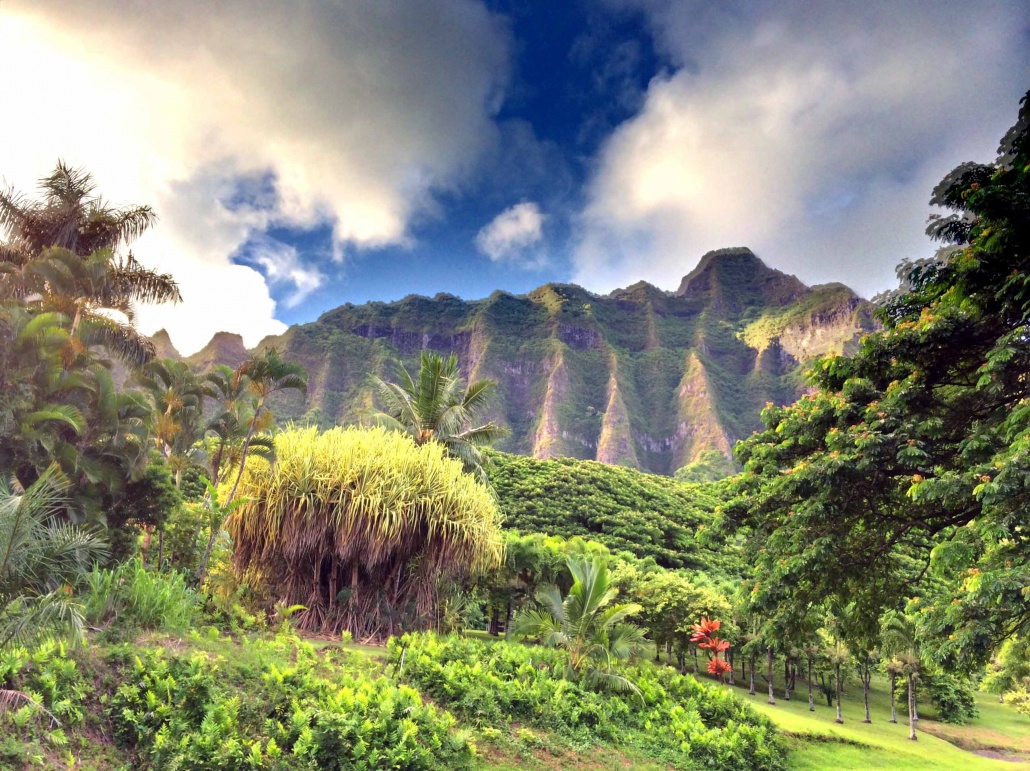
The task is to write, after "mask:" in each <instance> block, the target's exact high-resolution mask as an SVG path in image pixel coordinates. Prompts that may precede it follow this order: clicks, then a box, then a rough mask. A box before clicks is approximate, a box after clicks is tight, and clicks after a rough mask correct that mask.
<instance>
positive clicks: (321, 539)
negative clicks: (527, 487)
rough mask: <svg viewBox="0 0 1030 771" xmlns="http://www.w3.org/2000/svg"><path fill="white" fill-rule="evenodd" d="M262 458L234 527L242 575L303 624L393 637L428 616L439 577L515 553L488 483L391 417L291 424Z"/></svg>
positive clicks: (247, 472)
mask: <svg viewBox="0 0 1030 771" xmlns="http://www.w3.org/2000/svg"><path fill="white" fill-rule="evenodd" d="M275 456H276V460H275V464H274V465H270V464H269V463H268V462H267V461H265V460H263V459H259V458H254V459H253V461H252V462H249V463H247V464H246V466H245V467H244V472H243V474H242V476H241V477H240V480H239V486H238V492H239V499H238V500H240V501H243V503H242V504H240V505H239V506H238V507H237V508H235V509H234V510H233V511H232V513H231V514H230V516H229V518H228V521H227V522H226V529H227V530H228V532H229V534H230V535H231V537H232V540H233V547H234V548H233V565H234V567H235V569H236V571H237V573H238V575H239V576H240V577H241V578H242V579H244V580H247V581H249V582H250V583H251V585H253V586H256V587H258V588H260V589H261V590H262V591H264V592H266V593H267V595H268V596H270V597H272V598H274V599H275V600H277V601H278V602H280V603H282V604H283V605H286V606H290V605H304V606H305V608H306V610H305V611H304V612H303V613H301V614H300V615H299V616H298V617H297V625H298V626H299V627H300V628H302V629H323V630H327V631H340V630H343V629H347V630H350V631H351V632H352V633H353V634H354V635H355V637H358V638H382V637H385V636H388V635H391V634H394V633H395V632H397V631H399V626H405V627H407V628H417V627H420V626H421V627H426V626H428V625H429V624H430V623H431V621H432V619H433V618H434V614H435V613H436V610H437V607H438V587H439V586H440V584H441V581H443V580H445V579H449V580H460V579H461V578H462V577H463V576H465V575H467V574H468V573H469V572H471V571H476V570H487V569H493V568H496V567H497V566H499V565H500V564H501V561H502V559H503V542H502V538H501V530H500V522H501V515H500V513H499V511H498V509H497V506H496V503H495V502H494V499H493V496H491V494H490V492H489V491H488V490H487V488H486V487H484V486H483V485H481V484H480V483H479V482H477V481H476V480H475V479H473V478H472V477H471V476H470V475H468V474H465V473H463V471H462V468H461V464H460V463H458V462H457V461H455V460H453V459H451V458H448V457H447V456H446V454H445V453H444V451H443V448H442V447H441V446H440V445H437V444H432V443H430V444H425V445H422V446H417V445H415V443H414V442H412V441H411V439H410V438H409V437H407V436H404V435H402V434H399V433H397V432H394V431H387V430H385V429H383V428H375V429H359V428H347V429H341V428H335V429H332V430H330V431H326V432H324V433H319V432H318V431H317V430H316V429H314V428H308V429H287V430H285V431H281V432H279V433H278V434H276V436H275Z"/></svg>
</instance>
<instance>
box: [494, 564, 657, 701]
mask: <svg viewBox="0 0 1030 771" xmlns="http://www.w3.org/2000/svg"><path fill="white" fill-rule="evenodd" d="M568 568H569V572H570V573H572V578H573V582H572V587H571V588H570V589H569V592H568V594H567V595H566V596H565V597H562V595H561V591H560V590H559V589H558V587H557V586H554V585H553V584H552V585H549V586H545V587H542V588H541V589H539V590H538V591H537V594H536V599H537V602H538V603H539V604H540V605H541V606H542V609H540V610H528V611H525V612H523V613H521V614H519V616H518V617H516V619H515V622H514V625H513V629H512V633H513V634H514V635H515V636H516V637H534V638H536V639H538V640H540V642H541V644H543V645H546V646H547V647H550V648H559V649H561V650H563V651H565V653H566V655H567V656H568V665H567V667H566V671H565V676H566V677H567V678H569V679H578V678H583V679H584V680H585V681H586V682H588V683H590V684H591V685H593V686H595V687H598V688H602V689H613V690H620V691H631V692H633V693H639V689H638V688H637V687H636V685H635V684H634V683H632V682H631V681H630V680H629V679H628V678H626V677H625V676H624V675H621V674H619V673H618V672H617V671H616V669H615V666H616V664H617V662H621V661H626V660H627V659H629V658H630V657H631V656H633V655H634V654H636V653H639V652H640V651H641V649H642V647H643V643H644V631H643V630H642V629H640V627H636V626H633V625H632V624H627V623H624V622H625V620H626V619H627V618H629V617H630V616H632V615H634V614H636V613H638V612H640V606H639V605H635V604H632V603H630V604H625V605H612V602H613V601H614V600H615V597H616V596H617V594H618V590H617V589H616V588H615V587H614V586H612V584H611V581H610V578H609V575H608V567H607V566H606V565H605V563H604V560H602V559H601V558H599V557H594V558H592V559H589V560H587V559H582V558H578V557H569V560H568Z"/></svg>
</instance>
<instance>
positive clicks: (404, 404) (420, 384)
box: [373, 351, 507, 479]
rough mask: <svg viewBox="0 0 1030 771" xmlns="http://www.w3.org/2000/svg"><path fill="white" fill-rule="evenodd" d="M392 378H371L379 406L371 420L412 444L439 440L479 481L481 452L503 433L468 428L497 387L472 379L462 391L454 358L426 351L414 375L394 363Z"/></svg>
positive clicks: (493, 427)
mask: <svg viewBox="0 0 1030 771" xmlns="http://www.w3.org/2000/svg"><path fill="white" fill-rule="evenodd" d="M397 376H398V380H399V382H397V383H390V382H387V381H385V380H382V379H380V378H374V381H373V382H374V384H375V387H376V393H377V396H378V398H379V401H380V403H381V404H382V406H383V411H382V412H380V413H377V414H376V415H375V417H374V419H375V421H376V422H377V423H378V424H379V425H382V426H385V427H387V428H391V429H394V430H396V431H402V432H404V433H406V434H408V435H409V436H411V438H412V439H414V440H415V443H416V444H420V445H421V444H425V443H426V442H439V443H440V444H442V445H443V446H444V447H445V448H446V449H447V453H448V454H449V455H450V456H451V457H454V458H457V459H459V460H460V461H461V462H462V464H463V465H464V467H465V470H466V471H468V472H470V473H473V474H475V475H476V476H477V477H479V478H480V479H485V472H484V471H483V454H482V451H481V448H482V447H489V446H490V445H492V444H493V443H494V442H496V441H497V440H498V439H500V438H501V437H503V436H505V435H506V433H507V432H506V431H505V429H503V428H502V427H500V426H498V425H497V424H496V423H493V422H487V423H483V424H481V425H478V426H477V425H474V424H475V422H476V419H477V417H478V416H479V414H480V413H481V412H482V411H483V410H484V409H485V408H486V406H487V404H488V403H489V400H490V398H491V397H492V395H493V392H494V390H495V389H496V388H497V383H496V382H494V381H493V380H477V381H475V382H473V383H469V385H468V387H465V383H464V381H463V380H462V377H461V371H460V368H459V366H458V357H457V356H455V355H454V354H451V355H450V356H448V357H447V358H444V357H443V356H441V355H440V354H438V353H434V352H432V351H423V352H422V359H421V365H420V367H419V371H418V375H417V377H414V378H413V377H412V376H411V375H410V374H409V373H408V371H407V369H405V368H404V366H403V365H402V364H398V365H397Z"/></svg>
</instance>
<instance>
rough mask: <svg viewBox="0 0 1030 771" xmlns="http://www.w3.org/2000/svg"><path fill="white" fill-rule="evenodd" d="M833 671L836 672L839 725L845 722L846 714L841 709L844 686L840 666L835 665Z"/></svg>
mask: <svg viewBox="0 0 1030 771" xmlns="http://www.w3.org/2000/svg"><path fill="white" fill-rule="evenodd" d="M833 671H834V675H835V679H836V683H835V685H836V690H837V722H838V723H843V722H844V714H843V713H842V712H841V709H840V697H841V686H842V685H843V684H842V683H841V679H840V664H835V665H834V667H833Z"/></svg>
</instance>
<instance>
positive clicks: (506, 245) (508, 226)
mask: <svg viewBox="0 0 1030 771" xmlns="http://www.w3.org/2000/svg"><path fill="white" fill-rule="evenodd" d="M544 219H545V217H544V215H543V213H542V212H541V211H540V207H539V206H538V205H537V204H535V203H533V202H531V201H524V202H522V203H518V204H515V205H514V206H511V207H509V208H507V209H505V210H504V211H502V212H501V213H500V214H498V215H497V216H496V217H494V218H493V220H491V221H490V223H489V224H488V225H486V226H485V227H484V228H483V229H482V230H480V231H479V233H478V235H476V248H478V249H479V251H481V252H482V253H483V254H485V255H486V256H487V257H489V258H490V259H491V260H493V261H494V262H501V261H511V262H517V263H520V264H523V265H526V266H534V265H539V262H540V260H541V259H542V258H541V257H540V255H539V254H537V253H536V252H535V251H534V250H532V248H531V247H534V246H536V245H537V244H539V243H540V241H541V240H543V237H544Z"/></svg>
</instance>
